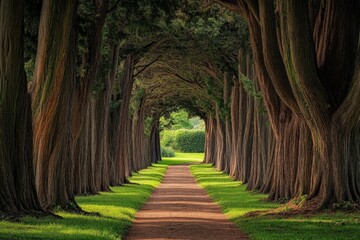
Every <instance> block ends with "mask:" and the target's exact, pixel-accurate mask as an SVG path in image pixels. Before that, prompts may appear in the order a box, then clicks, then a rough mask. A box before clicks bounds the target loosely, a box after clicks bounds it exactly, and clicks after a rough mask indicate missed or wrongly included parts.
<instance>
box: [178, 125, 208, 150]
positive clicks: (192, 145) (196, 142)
mask: <svg viewBox="0 0 360 240" xmlns="http://www.w3.org/2000/svg"><path fill="white" fill-rule="evenodd" d="M204 144H205V132H204V131H202V130H186V129H180V130H177V131H176V134H175V149H176V150H178V151H180V152H204Z"/></svg>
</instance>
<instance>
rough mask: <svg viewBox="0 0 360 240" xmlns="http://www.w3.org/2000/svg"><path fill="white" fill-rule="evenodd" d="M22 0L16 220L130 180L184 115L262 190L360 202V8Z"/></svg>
mask: <svg viewBox="0 0 360 240" xmlns="http://www.w3.org/2000/svg"><path fill="white" fill-rule="evenodd" d="M18 2H19V4H18V5H15V3H14V2H13V1H11V0H3V1H1V2H0V15H1V18H0V28H1V34H0V43H1V44H0V61H1V62H0V63H1V64H0V74H1V75H0V77H1V79H0V91H1V93H0V95H1V98H0V123H1V124H0V125H1V128H0V143H1V145H0V146H1V148H0V180H1V181H0V182H1V184H0V212H1V214H2V215H6V214H12V213H14V212H16V213H24V212H25V213H28V212H32V211H40V212H41V211H43V212H46V211H48V210H51V209H53V208H54V207H56V206H60V207H62V208H64V209H67V210H73V211H81V209H80V207H79V206H77V204H76V201H75V198H74V196H76V195H81V194H95V193H97V192H99V191H109V190H110V186H115V185H121V184H124V183H127V182H128V180H127V178H128V177H129V176H131V174H132V173H133V172H136V171H139V170H140V169H143V168H146V167H148V166H150V165H151V164H152V163H154V162H157V161H160V160H161V156H160V138H159V118H160V117H161V116H163V115H164V114H167V113H169V112H172V111H173V110H175V109H178V108H179V107H181V108H184V109H187V110H188V111H190V112H192V113H193V114H194V115H198V116H200V117H201V118H202V119H204V121H205V123H206V144H205V159H204V162H205V163H211V164H213V165H214V166H216V168H217V169H218V170H220V171H223V172H225V173H227V174H229V175H230V176H232V177H233V178H234V179H235V180H238V181H242V182H244V183H246V184H247V189H248V190H256V191H260V192H263V193H268V194H269V200H275V201H283V202H286V201H289V200H291V199H294V198H300V197H302V198H303V197H304V196H305V198H306V199H307V201H306V203H307V204H304V208H305V207H310V208H311V209H313V208H315V209H318V208H322V207H331V206H333V204H334V203H341V202H344V201H347V202H351V203H352V204H358V203H359V199H360V168H359V166H360V162H359V161H360V160H359V159H360V158H359V157H360V156H359V153H360V151H359V147H360V145H359V144H358V138H359V134H360V132H359V119H360V118H359V116H360V111H359V107H358V103H359V96H360V95H359V94H358V93H359V92H360V91H359V89H358V88H359V86H360V84H359V81H360V74H359V73H360V67H359V66H360V64H359V56H360V54H359V49H360V48H359V36H360V35H359V21H360V17H359V13H360V10H359V8H360V7H359V3H358V1H356V0H351V1H348V2H347V4H342V3H340V2H338V1H327V2H326V3H325V2H322V3H321V4H320V1H313V0H310V1H295V0H294V1H263V0H259V1H247V0H244V1H243V0H241V1H227V0H216V1H211V2H208V1H204V2H202V1H191V0H171V1H169V0H166V1H165V0H164V1H163V0H159V1H148V0H142V1H136V2H132V1H116V0H96V1H91V2H89V1H83V0H79V1H72V0H66V1H64V0H53V1H37V0H32V1H26V2H25V1H24V0H20V1H18ZM26 79H27V81H26ZM26 90H28V94H26ZM30 105H31V110H30ZM31 111H32V114H31ZM30 123H32V124H30ZM31 140H33V141H31Z"/></svg>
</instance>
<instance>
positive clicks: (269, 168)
mask: <svg viewBox="0 0 360 240" xmlns="http://www.w3.org/2000/svg"><path fill="white" fill-rule="evenodd" d="M212 2H217V3H219V4H220V5H222V6H223V7H225V8H227V9H229V10H231V11H232V12H233V14H231V13H229V12H226V11H225V12H224V11H223V9H217V8H216V7H213V8H212V10H211V11H210V12H209V11H207V12H201V11H200V12H197V14H196V15H195V14H194V11H193V10H191V8H187V9H185V10H183V11H182V12H181V18H180V19H178V21H177V22H175V23H174V24H173V26H172V27H173V29H172V32H173V33H174V36H175V37H176V39H177V40H178V41H174V42H180V43H179V44H178V45H176V44H174V43H172V44H173V47H171V48H170V47H166V46H165V47H164V48H165V49H166V50H167V55H166V56H164V57H163V58H164V59H165V61H164V62H162V63H159V64H158V65H157V66H154V68H153V70H151V72H152V73H153V76H152V78H153V79H155V80H154V81H156V82H157V83H156V84H159V83H158V82H159V79H164V80H163V81H164V82H166V84H165V85H167V86H171V87H173V86H177V88H179V89H181V90H179V91H171V90H169V89H168V88H166V87H165V86H164V87H162V88H161V90H159V92H157V93H156V94H157V96H166V94H168V92H173V94H171V95H170V97H168V98H165V99H166V100H165V101H164V98H163V100H162V101H159V102H160V103H159V102H158V103H154V102H151V104H152V105H153V106H156V107H155V108H156V109H159V106H164V102H166V103H167V104H168V105H171V102H172V98H174V95H175V96H177V95H179V96H181V97H177V100H178V101H176V103H174V104H180V105H181V104H184V105H185V107H187V108H188V109H189V111H194V112H196V113H197V114H198V115H199V116H201V117H202V118H203V119H204V120H205V121H206V133H207V138H206V139H207V141H206V148H205V155H206V157H205V162H207V163H212V164H214V165H215V166H216V167H217V168H218V169H219V170H222V171H224V172H226V173H229V174H230V175H232V176H233V177H234V178H235V179H237V180H241V181H243V182H245V183H247V184H248V189H249V190H259V191H261V192H264V193H269V199H270V200H276V201H287V200H289V199H292V198H297V197H303V196H307V200H308V201H307V203H308V204H305V205H306V206H309V207H311V209H313V208H314V207H315V208H321V207H327V206H331V204H332V203H341V202H344V201H346V202H351V203H358V202H359V199H360V198H359V197H360V186H359V183H360V181H359V180H360V172H359V161H360V158H359V157H360V156H359V144H358V141H357V138H358V137H357V136H358V135H359V128H358V125H359V114H358V113H359V111H358V108H357V107H356V106H357V104H358V103H359V100H360V99H359V98H358V94H357V92H358V82H359V81H360V78H359V69H360V68H359V66H360V63H359V22H358V21H359V14H360V7H359V3H358V2H356V1H348V2H346V4H343V5H341V4H340V2H338V1H328V2H326V3H325V2H321V1H286V3H285V2H283V1H261V0H259V1H245V0H244V1H226V0H224V1H220V0H219V1H212ZM209 4H211V3H209ZM340 5H341V6H340ZM192 6H194V5H192ZM197 9H199V6H197ZM195 12H196V11H195ZM214 13H216V14H217V15H216V17H214V16H215V14H214ZM200 15H201V17H199V16H200ZM240 17H241V19H240ZM201 19H202V20H201ZM203 19H206V22H207V24H204V22H203ZM246 26H247V28H246ZM179 29H181V30H184V31H185V32H186V33H184V32H182V34H183V35H181V34H179V33H178V30H179ZM247 31H248V32H247ZM182 37H183V38H182ZM184 38H186V39H187V40H188V43H189V44H186V43H184V42H183V41H181V40H182V39H184ZM169 49H171V50H169ZM156 50H157V51H161V48H157V49H156ZM183 52H186V54H187V55H186V56H184V55H183V54H182V53H183ZM164 55H165V54H164ZM151 72H150V73H151ZM174 79H175V80H176V83H175V82H174V83H173V81H174ZM146 81H147V83H146V84H147V85H150V86H149V88H152V87H154V86H155V85H156V84H155V83H153V84H152V83H151V80H149V75H147V77H146ZM149 82H150V83H149ZM183 85H185V86H183ZM163 89H168V90H166V93H164V91H162V90H163ZM180 92H185V94H180ZM189 98H190V99H191V100H190V101H188V100H189ZM151 99H157V98H156V97H151ZM181 101H183V103H182V102H181ZM151 104H150V105H151ZM165 105H166V104H165ZM165 109H168V106H166V108H165ZM164 111H165V112H166V110H164ZM164 111H163V112H164Z"/></svg>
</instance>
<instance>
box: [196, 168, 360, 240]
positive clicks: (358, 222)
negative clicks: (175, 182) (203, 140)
mask: <svg viewBox="0 0 360 240" xmlns="http://www.w3.org/2000/svg"><path fill="white" fill-rule="evenodd" d="M190 169H191V171H192V173H193V175H194V176H195V178H196V179H197V182H198V183H199V184H200V185H201V186H202V187H204V188H205V190H206V191H207V192H208V193H209V195H210V196H211V197H212V198H213V199H214V201H215V202H217V203H218V204H219V205H220V207H221V208H222V210H223V211H224V213H225V214H226V215H227V216H228V217H229V218H230V219H231V220H232V221H234V222H235V224H236V225H237V226H239V227H240V228H241V229H242V230H243V231H244V232H246V233H248V234H249V235H250V236H251V239H256V240H260V239H267V240H268V239H271V240H272V239H273V240H278V239H303V240H305V239H306V240H309V239H314V240H322V239H323V240H325V239H326V240H329V239H330V240H331V239H334V240H335V239H337V240H338V239H344V240H345V239H354V240H355V239H356V240H358V239H360V213H352V214H346V213H342V212H338V213H331V212H328V213H322V214H319V215H315V216H311V217H308V216H296V217H291V218H280V217H274V216H272V217H270V216H257V217H244V214H246V213H248V212H251V211H262V210H268V209H273V208H277V207H279V206H280V204H275V203H266V202H264V201H263V199H264V198H265V197H266V195H264V194H257V193H254V192H248V191H245V188H246V186H245V185H242V184H241V183H240V182H236V181H233V180H232V179H231V178H229V177H228V176H226V175H225V174H222V173H220V172H217V171H216V170H215V169H214V168H213V167H211V165H209V164H206V165H193V166H191V167H190Z"/></svg>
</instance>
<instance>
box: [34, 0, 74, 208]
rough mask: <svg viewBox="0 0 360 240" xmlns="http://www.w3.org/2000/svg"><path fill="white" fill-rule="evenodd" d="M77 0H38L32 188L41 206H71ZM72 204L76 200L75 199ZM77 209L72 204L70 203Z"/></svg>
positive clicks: (72, 199)
mask: <svg viewBox="0 0 360 240" xmlns="http://www.w3.org/2000/svg"><path fill="white" fill-rule="evenodd" d="M76 9H77V1H70V0H67V1H45V2H43V6H42V11H41V19H40V26H39V29H40V30H39V40H38V48H37V49H38V50H37V56H36V67H35V73H34V80H33V86H34V90H33V92H32V110H33V125H34V162H35V175H36V188H37V192H38V196H39V199H40V202H41V204H42V206H44V207H45V208H47V209H51V208H53V207H55V206H57V205H59V206H61V207H63V208H65V209H68V208H69V209H72V208H73V207H74V204H75V199H74V196H73V185H74V183H73V181H72V180H73V179H72V177H71V174H70V176H67V174H69V173H71V172H72V171H73V169H72V168H73V164H72V160H71V138H70V136H71V124H69V123H71V116H72V110H73V109H72V102H71V99H72V96H73V92H72V91H73V89H74V84H75V81H74V79H75V71H74V68H73V66H74V65H75V54H74V53H75V33H74V23H75V16H76V14H75V13H76ZM75 205H76V204H75ZM75 208H77V206H75Z"/></svg>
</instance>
